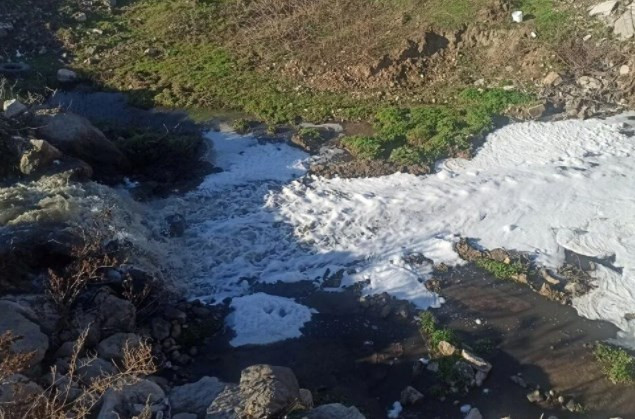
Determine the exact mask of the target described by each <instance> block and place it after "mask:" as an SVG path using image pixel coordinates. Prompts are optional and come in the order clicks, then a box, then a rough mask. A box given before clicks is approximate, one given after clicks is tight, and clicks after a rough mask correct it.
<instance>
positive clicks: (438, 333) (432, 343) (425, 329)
mask: <svg viewBox="0 0 635 419" xmlns="http://www.w3.org/2000/svg"><path fill="white" fill-rule="evenodd" d="M419 332H420V333H421V334H422V335H423V337H424V338H425V339H426V340H427V343H428V346H429V348H430V350H431V351H433V352H434V351H437V348H438V347H439V343H440V342H441V341H446V342H449V343H451V344H453V345H456V343H457V338H456V335H455V334H454V331H453V330H452V329H448V328H439V327H437V320H436V318H435V317H434V314H432V313H430V312H429V311H424V312H423V313H421V314H419Z"/></svg>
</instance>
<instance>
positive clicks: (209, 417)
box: [205, 384, 243, 419]
mask: <svg viewBox="0 0 635 419" xmlns="http://www.w3.org/2000/svg"><path fill="white" fill-rule="evenodd" d="M242 412H243V411H242V397H241V394H240V387H238V386H237V385H236V384H227V385H226V386H225V389H224V390H223V391H222V392H221V393H220V394H219V395H218V397H216V398H215V399H214V401H213V402H212V404H211V405H210V407H209V408H208V409H207V414H206V416H205V419H241V418H242V417H243V414H242Z"/></svg>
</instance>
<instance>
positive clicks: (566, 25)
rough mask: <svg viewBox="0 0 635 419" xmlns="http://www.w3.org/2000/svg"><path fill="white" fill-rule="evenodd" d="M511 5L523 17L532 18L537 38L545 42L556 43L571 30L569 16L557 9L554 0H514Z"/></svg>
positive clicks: (571, 20)
mask: <svg viewBox="0 0 635 419" xmlns="http://www.w3.org/2000/svg"><path fill="white" fill-rule="evenodd" d="M513 5H514V7H515V9H517V10H522V11H523V12H524V14H525V16H529V17H531V16H533V18H534V20H535V24H536V31H537V33H538V36H539V38H540V39H544V40H545V41H547V42H558V41H559V40H561V39H562V38H563V37H564V36H565V35H567V34H568V33H569V32H570V31H571V30H572V27H571V23H572V22H573V19H572V16H571V14H570V13H569V12H567V11H566V10H561V9H559V8H558V6H556V4H555V2H554V0H516V1H515V2H513Z"/></svg>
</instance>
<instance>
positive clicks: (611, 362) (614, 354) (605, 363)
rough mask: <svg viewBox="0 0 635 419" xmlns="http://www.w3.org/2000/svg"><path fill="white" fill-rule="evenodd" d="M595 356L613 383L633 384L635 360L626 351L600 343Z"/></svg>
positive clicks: (594, 353)
mask: <svg viewBox="0 0 635 419" xmlns="http://www.w3.org/2000/svg"><path fill="white" fill-rule="evenodd" d="M593 355H594V356H595V359H596V360H597V361H598V362H599V364H600V366H601V367H602V371H603V372H604V374H606V376H607V378H608V379H609V380H611V382H612V383H614V384H631V383H633V382H634V381H635V358H633V357H632V356H631V355H629V353H628V352H626V351H625V350H624V349H622V348H617V347H614V346H610V345H606V344H604V343H600V344H598V346H597V347H596V348H595V351H594V352H593Z"/></svg>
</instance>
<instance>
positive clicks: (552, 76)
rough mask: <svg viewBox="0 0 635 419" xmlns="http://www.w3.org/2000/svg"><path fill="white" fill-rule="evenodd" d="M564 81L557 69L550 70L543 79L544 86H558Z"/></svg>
mask: <svg viewBox="0 0 635 419" xmlns="http://www.w3.org/2000/svg"><path fill="white" fill-rule="evenodd" d="M561 83H562V76H560V74H558V73H556V72H555V71H552V72H550V73H549V74H547V75H546V76H545V78H544V79H542V84H543V86H558V85H560V84H561Z"/></svg>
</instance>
